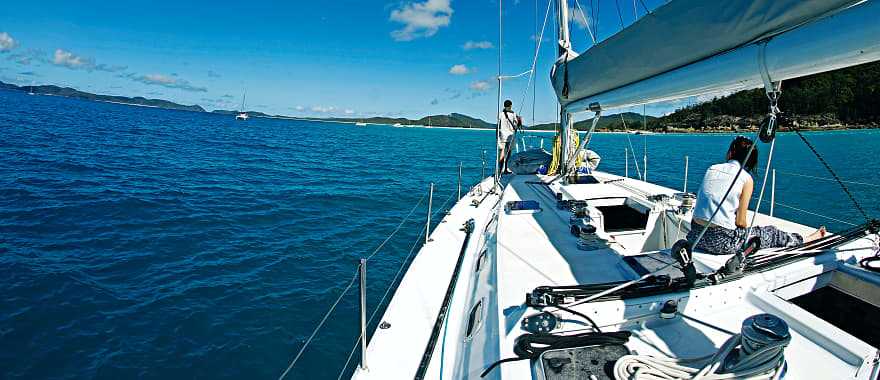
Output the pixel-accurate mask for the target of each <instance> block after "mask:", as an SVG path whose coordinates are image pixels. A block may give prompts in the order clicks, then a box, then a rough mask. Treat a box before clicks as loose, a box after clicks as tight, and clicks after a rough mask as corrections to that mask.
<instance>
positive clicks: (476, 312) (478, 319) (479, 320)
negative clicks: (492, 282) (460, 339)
mask: <svg viewBox="0 0 880 380" xmlns="http://www.w3.org/2000/svg"><path fill="white" fill-rule="evenodd" d="M482 325H483V300H482V299H481V300H479V301H477V304H476V305H474V307H472V308H471V312H470V313H469V314H468V324H467V329H465V341H469V340H471V338H472V337H473V336H474V334H475V333H476V332H477V331H478V330H479V329H480V326H482Z"/></svg>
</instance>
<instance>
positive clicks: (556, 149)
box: [547, 130, 583, 175]
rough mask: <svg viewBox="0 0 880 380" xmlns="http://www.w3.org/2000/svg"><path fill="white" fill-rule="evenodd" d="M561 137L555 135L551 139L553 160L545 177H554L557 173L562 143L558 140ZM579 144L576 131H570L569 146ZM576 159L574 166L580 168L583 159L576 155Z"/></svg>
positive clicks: (560, 160)
mask: <svg viewBox="0 0 880 380" xmlns="http://www.w3.org/2000/svg"><path fill="white" fill-rule="evenodd" d="M560 136H561V134H560V133H557V134H556V137H554V138H553V159H552V160H551V161H550V167H548V168H547V175H556V174H558V173H559V166H560V163H561V162H562V141H561V139H560V138H559V137H560ZM579 143H580V136H578V133H577V131H575V130H572V132H571V144H572V146H578V144H579ZM575 157H576V165H577V166H580V165H581V163H582V161H583V158H582V157H581V156H580V155H579V154H578V155H575Z"/></svg>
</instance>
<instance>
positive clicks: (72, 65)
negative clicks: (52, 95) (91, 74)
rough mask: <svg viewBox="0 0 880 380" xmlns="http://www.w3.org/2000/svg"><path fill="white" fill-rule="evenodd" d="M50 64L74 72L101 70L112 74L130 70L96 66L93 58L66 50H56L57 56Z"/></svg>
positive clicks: (115, 66)
mask: <svg viewBox="0 0 880 380" xmlns="http://www.w3.org/2000/svg"><path fill="white" fill-rule="evenodd" d="M50 62H51V63H52V64H53V65H56V66H61V67H66V68H68V69H72V70H80V69H82V70H88V71H94V70H99V71H106V72H110V73H115V72H119V71H123V70H125V69H127V68H128V66H120V65H107V64H104V63H101V64H96V63H95V60H94V59H92V58H88V57H83V56H79V55H76V54H74V53H72V52H69V51H67V50H64V49H55V54H54V55H53V56H52V60H51V61H50Z"/></svg>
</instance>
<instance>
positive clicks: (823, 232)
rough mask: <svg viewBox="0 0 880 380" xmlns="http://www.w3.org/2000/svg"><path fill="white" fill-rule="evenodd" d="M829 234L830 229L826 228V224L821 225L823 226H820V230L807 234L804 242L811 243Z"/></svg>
mask: <svg viewBox="0 0 880 380" xmlns="http://www.w3.org/2000/svg"><path fill="white" fill-rule="evenodd" d="M827 234H828V231H827V230H825V226H821V227H819V229H818V230H816V232H813V233H811V234H809V235H808V236H807V238H806V239H804V243H809V242H811V241H813V240H816V239H821V238H823V237H825V235H827Z"/></svg>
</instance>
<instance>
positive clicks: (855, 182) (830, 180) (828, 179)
mask: <svg viewBox="0 0 880 380" xmlns="http://www.w3.org/2000/svg"><path fill="white" fill-rule="evenodd" d="M776 172H777V173H780V174H785V175H791V176H797V177H804V178H812V179H818V180H821V181H828V182H835V180H834V178H825V177H816V176H812V175H806V174H800V173H792V172H787V171H783V170H778V169H777V170H776ZM840 182H843V183H848V184H851V185H862V186H871V187H880V185H877V184H873V183H867V182H858V181H848V180H840Z"/></svg>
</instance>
